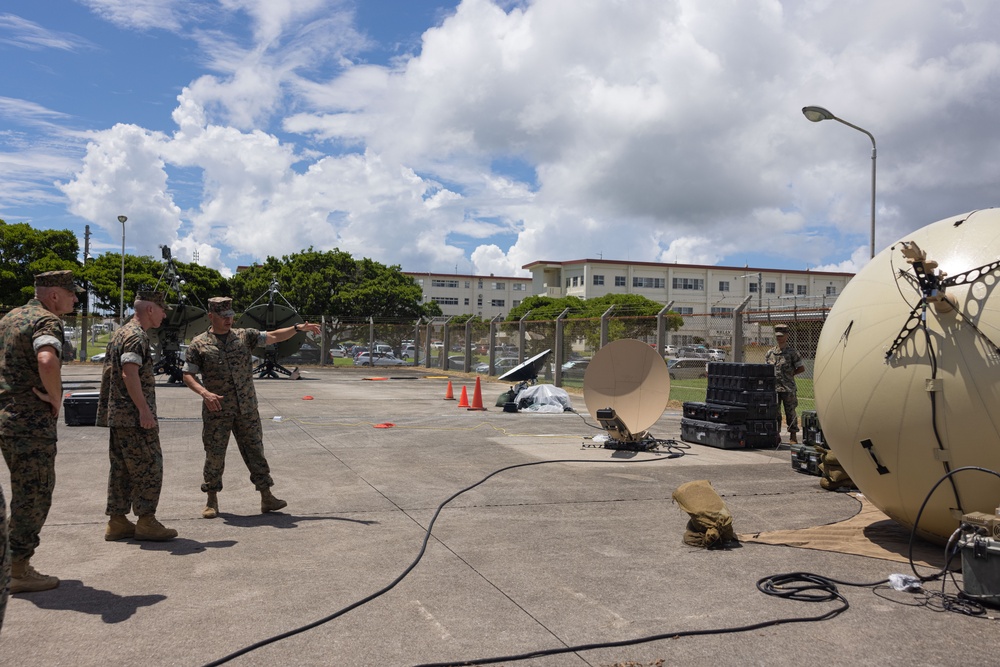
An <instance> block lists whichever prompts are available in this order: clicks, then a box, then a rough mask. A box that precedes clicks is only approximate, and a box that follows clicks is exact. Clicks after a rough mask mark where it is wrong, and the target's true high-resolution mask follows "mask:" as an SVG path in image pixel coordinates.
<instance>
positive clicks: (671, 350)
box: [663, 345, 677, 357]
mask: <svg viewBox="0 0 1000 667" xmlns="http://www.w3.org/2000/svg"><path fill="white" fill-rule="evenodd" d="M663 354H665V355H666V356H668V357H673V356H675V355H676V354H677V347H676V346H674V345H667V346H666V347H664V348H663Z"/></svg>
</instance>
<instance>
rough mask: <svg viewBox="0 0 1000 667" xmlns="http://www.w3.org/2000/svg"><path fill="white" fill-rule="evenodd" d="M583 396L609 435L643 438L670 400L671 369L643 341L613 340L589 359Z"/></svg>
mask: <svg viewBox="0 0 1000 667" xmlns="http://www.w3.org/2000/svg"><path fill="white" fill-rule="evenodd" d="M583 400H584V402H585V403H586V404H587V411H588V412H590V415H591V416H592V417H593V418H594V419H596V420H598V421H600V422H601V425H602V426H604V427H605V428H606V429H608V431H609V433H611V435H612V437H617V438H618V439H623V438H622V436H624V438H625V439H631V440H638V439H642V438H643V437H644V436H645V435H646V429H648V428H649V427H650V426H652V425H653V424H655V423H656V420H657V419H659V418H660V415H662V414H663V411H664V409H666V407H667V402H668V401H669V400H670V372H669V371H668V370H667V364H666V363H665V362H664V361H663V357H661V356H660V355H659V354H657V353H656V350H654V349H653V348H652V347H650V346H649V345H647V344H646V343H643V342H642V341H638V340H632V339H623V340H616V341H614V342H611V343H608V344H607V345H605V346H604V347H602V348H601V349H600V350H598V352H597V354H595V355H594V357H593V359H591V360H590V365H588V366H587V371H586V373H585V374H584V376H583ZM608 410H611V411H612V412H611V413H609V412H608ZM615 420H617V422H619V424H614V422H615ZM609 424H612V425H613V428H612V427H610V426H609Z"/></svg>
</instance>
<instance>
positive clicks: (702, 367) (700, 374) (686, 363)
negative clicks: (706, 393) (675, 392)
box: [667, 358, 708, 380]
mask: <svg viewBox="0 0 1000 667" xmlns="http://www.w3.org/2000/svg"><path fill="white" fill-rule="evenodd" d="M667 370H668V371H669V372H670V379H671V380H694V379H697V378H704V377H708V362H707V361H705V360H704V359H690V358H689V359H671V360H670V361H668V362H667Z"/></svg>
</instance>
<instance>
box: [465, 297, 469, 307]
mask: <svg viewBox="0 0 1000 667" xmlns="http://www.w3.org/2000/svg"><path fill="white" fill-rule="evenodd" d="M465 305H466V306H468V305H469V299H468V298H466V299H465Z"/></svg>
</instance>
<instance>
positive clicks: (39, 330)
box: [0, 271, 84, 594]
mask: <svg viewBox="0 0 1000 667" xmlns="http://www.w3.org/2000/svg"><path fill="white" fill-rule="evenodd" d="M83 291H84V290H83V289H82V288H80V287H77V286H76V285H75V284H74V283H73V272H72V271H48V272H46V273H40V274H38V275H37V276H35V298H33V299H31V300H30V301H28V303H27V304H25V305H24V306H21V307H20V308H15V309H14V310H12V311H10V312H9V313H7V315H5V316H4V317H3V319H0V448H2V450H3V458H4V461H6V462H7V468H8V469H9V470H10V487H11V493H10V523H9V529H10V558H11V578H10V592H11V593H15V594H16V593H30V592H33V591H45V590H49V589H50V588H55V587H56V586H58V585H59V579H57V578H56V577H51V576H46V575H44V574H41V573H39V572H37V571H36V570H35V569H34V568H33V567H31V564H30V560H31V557H32V556H33V555H34V554H35V549H36V548H37V547H38V545H39V537H38V536H39V534H40V533H41V530H42V526H43V525H44V524H45V519H46V517H48V515H49V509H50V508H51V507H52V491H53V489H54V488H55V483H56V468H55V464H56V423H57V422H58V421H59V410H60V408H61V407H62V374H61V373H62V370H61V369H62V346H63V324H62V320H61V319H59V316H60V315H66V314H67V313H71V312H73V308H74V306H75V305H76V302H77V298H76V295H77V293H78V292H83Z"/></svg>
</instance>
